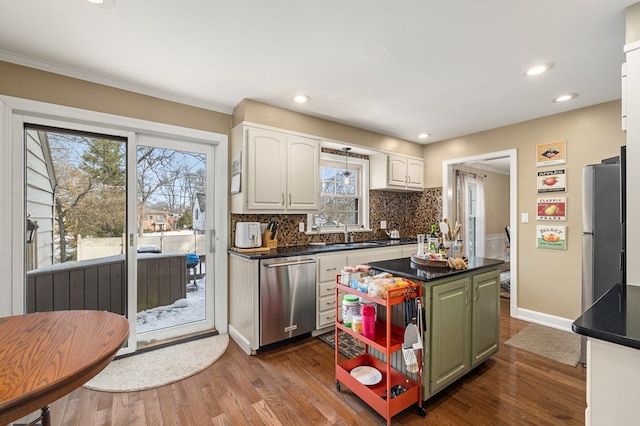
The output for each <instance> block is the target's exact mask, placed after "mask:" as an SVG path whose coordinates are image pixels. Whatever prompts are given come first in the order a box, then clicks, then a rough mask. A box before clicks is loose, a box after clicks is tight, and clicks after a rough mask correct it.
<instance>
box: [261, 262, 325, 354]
mask: <svg viewBox="0 0 640 426" xmlns="http://www.w3.org/2000/svg"><path fill="white" fill-rule="evenodd" d="M315 326H316V258H315V256H295V257H285V258H275V259H265V260H261V261H260V346H265V345H268V344H270V343H275V342H279V341H281V340H285V339H289V338H291V337H295V336H299V335H301V334H305V333H309V332H311V331H313V330H314V329H315Z"/></svg>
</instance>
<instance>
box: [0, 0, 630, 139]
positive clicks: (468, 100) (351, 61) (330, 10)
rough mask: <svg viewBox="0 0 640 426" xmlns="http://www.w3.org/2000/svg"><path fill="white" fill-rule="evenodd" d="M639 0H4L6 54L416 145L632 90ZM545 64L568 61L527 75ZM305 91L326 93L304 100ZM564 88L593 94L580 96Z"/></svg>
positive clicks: (117, 82) (182, 97) (0, 35)
mask: <svg viewBox="0 0 640 426" xmlns="http://www.w3.org/2000/svg"><path fill="white" fill-rule="evenodd" d="M636 1H637V0H562V1H558V0H536V1H526V0H485V1H478V0H402V1H391V0H322V1H300V0H269V1H264V0H224V1H223V0H180V1H176V0H115V2H116V3H115V6H113V7H112V8H100V7H96V6H93V5H90V4H88V3H87V2H86V1H84V0H55V1H52V0H3V1H2V2H0V59H4V60H7V61H10V62H15V63H19V64H24V65H29V66H32V67H36V68H41V69H45V70H50V71H54V72H58V73H62V74H66V75H70V76H74V77H79V78H83V79H87V80H90V81H95V82H99V83H104V84H108V85H111V86H115V87H119V88H124V89H129V90H133V91H136V92H140V93H144V94H149V95H153V96H158V97H161V98H166V99H170V100H174V101H179V102H184V103H187V104H191V105H196V106H201V107H205V108H210V109H213V110H216V111H220V112H225V113H231V111H232V108H233V107H234V106H236V105H237V104H238V103H239V102H240V101H241V100H242V99H244V98H249V99H254V100H256V101H260V102H265V103H267V104H271V105H275V106H279V107H282V108H287V109H291V110H294V111H299V112H302V113H305V114H310V115H313V116H318V117H323V118H327V119H330V120H334V121H338V122H343V123H347V124H350V125H353V126H356V127H361V128H364V129H369V130H373V131H377V132H381V133H383V134H387V135H391V136H396V137H400V138H403V139H406V140H410V141H414V142H419V143H424V142H422V141H420V140H418V138H417V134H418V133H419V132H422V131H426V132H429V133H431V135H432V137H431V138H429V139H428V140H427V143H428V142H435V141H439V140H443V139H448V138H452V137H456V136H462V135H466V134H470V133H475V132H478V131H482V130H487V129H492V128H495V127H500V126H504V125H508V124H512V123H516V122H521V121H525V120H529V119H533V118H538V117H543V116H547V115H552V114H556V113H559V112H563V111H568V110H571V109H576V108H581V107H585V106H589V105H594V104H598V103H602V102H606V101H610V100H614V99H619V98H620V65H621V63H622V62H623V59H624V55H623V45H624V29H625V24H624V8H625V7H626V6H628V5H630V4H632V3H634V2H636ZM540 61H552V62H554V63H555V67H554V68H553V69H552V70H551V71H550V72H549V73H547V74H546V75H542V76H538V77H524V76H523V74H522V72H523V71H524V69H525V68H526V67H528V66H530V65H532V64H534V63H537V62H540ZM297 92H303V93H306V94H308V95H310V96H311V102H310V103H309V104H306V105H303V106H297V105H294V104H293V103H292V102H291V101H290V98H291V96H292V95H293V94H294V93H297ZM564 92H576V93H579V94H580V96H579V97H578V98H576V99H575V100H573V101H570V102H568V103H565V104H557V103H552V102H551V99H552V98H554V97H555V96H557V95H559V94H561V93H564Z"/></svg>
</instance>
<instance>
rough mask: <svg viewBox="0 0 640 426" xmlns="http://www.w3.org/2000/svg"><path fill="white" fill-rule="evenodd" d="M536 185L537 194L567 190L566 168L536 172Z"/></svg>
mask: <svg viewBox="0 0 640 426" xmlns="http://www.w3.org/2000/svg"><path fill="white" fill-rule="evenodd" d="M536 186H537V188H538V194H547V193H550V192H567V169H557V170H547V171H544V172H538V179H537V182H536Z"/></svg>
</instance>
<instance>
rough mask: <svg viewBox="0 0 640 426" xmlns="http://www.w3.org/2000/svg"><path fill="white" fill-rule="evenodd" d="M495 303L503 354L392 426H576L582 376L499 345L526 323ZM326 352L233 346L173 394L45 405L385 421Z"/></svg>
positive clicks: (143, 414) (169, 414)
mask: <svg viewBox="0 0 640 426" xmlns="http://www.w3.org/2000/svg"><path fill="white" fill-rule="evenodd" d="M508 313H509V301H508V300H506V299H502V300H501V319H500V320H501V330H500V340H501V347H500V351H499V352H498V353H497V354H496V355H495V356H494V357H492V358H491V359H489V360H488V361H486V362H485V363H484V364H483V365H481V366H480V367H478V368H477V369H476V370H474V371H472V372H471V373H469V374H467V375H466V376H465V377H464V378H462V379H460V380H459V381H458V382H456V383H454V384H453V385H451V386H450V387H449V388H447V389H445V390H444V391H443V392H441V393H440V394H438V395H436V396H435V397H433V398H432V399H430V400H428V401H427V402H426V403H425V408H426V410H427V417H426V418H422V417H420V416H419V415H418V414H417V413H416V410H415V409H414V408H409V409H407V410H405V411H403V412H402V413H400V414H398V415H397V416H395V417H394V418H393V424H394V425H424V424H427V425H582V424H584V409H585V407H586V403H585V378H586V369H585V368H583V367H582V366H581V365H578V366H577V367H575V368H573V367H569V366H565V365H563V364H560V363H557V362H554V361H551V360H548V359H546V358H542V357H539V356H536V355H534V354H531V353H528V352H524V351H521V350H519V349H515V348H512V347H510V346H507V345H504V342H505V341H506V340H508V339H509V338H511V337H512V336H513V335H514V334H516V333H517V332H518V331H520V330H521V329H522V328H524V327H525V326H526V325H527V324H528V323H527V322H524V321H520V320H516V319H513V318H510V317H509V315H508ZM334 371H335V370H334V353H333V350H332V349H331V348H330V347H329V346H327V345H326V344H324V343H322V342H321V341H320V340H319V339H316V338H308V339H305V340H302V341H300V342H297V343H295V344H291V345H287V346H283V347H280V348H276V349H272V350H269V351H267V352H264V353H260V354H259V355H258V356H254V357H250V356H247V355H246V354H244V352H242V350H241V349H240V348H239V347H238V346H237V345H236V344H235V343H234V342H233V341H231V342H230V344H229V348H228V349H227V351H226V352H225V354H224V355H223V356H222V357H221V358H220V359H219V360H218V361H216V362H215V363H214V364H213V365H212V366H211V367H209V368H207V369H206V370H204V371H202V372H201V373H199V374H196V375H194V376H192V377H189V378H187V379H185V380H182V381H180V382H177V383H173V384H171V385H167V386H163V387H160V388H157V389H151V390H146V391H141V392H130V393H105V392H95V391H91V390H87V389H84V388H80V389H77V390H76V391H74V392H72V393H71V394H69V395H67V396H66V397H64V398H61V399H60V400H58V401H56V402H55V403H53V404H52V405H51V414H52V422H53V425H55V426H60V425H64V426H67V425H81V426H87V425H91V426H93V425H96V426H101V425H116V426H123V425H126V426H136V425H153V426H156V425H198V426H201V425H302V424H306V425H316V424H338V425H370V424H384V423H385V421H384V419H383V418H382V417H380V416H379V415H378V414H377V413H376V412H374V411H373V410H372V409H370V408H369V407H368V406H367V405H366V404H365V403H364V402H362V401H361V400H360V399H359V398H358V397H356V396H355V395H354V394H352V393H351V392H350V391H349V390H348V389H346V388H345V386H342V391H341V392H337V391H336V388H335V378H334Z"/></svg>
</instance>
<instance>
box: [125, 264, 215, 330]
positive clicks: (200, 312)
mask: <svg viewBox="0 0 640 426" xmlns="http://www.w3.org/2000/svg"><path fill="white" fill-rule="evenodd" d="M204 282H205V279H204V277H202V278H201V279H199V280H196V285H197V287H198V288H197V290H195V289H194V286H193V282H190V283H189V284H187V297H186V298H185V299H178V300H176V301H175V302H174V303H173V304H172V305H167V306H158V307H156V308H151V309H147V310H145V311H142V312H138V330H137V332H138V333H144V332H146V331H153V330H158V329H161V328H167V327H173V326H175V325H181V324H186V323H189V322H194V321H202V320H204V319H205V289H204Z"/></svg>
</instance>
